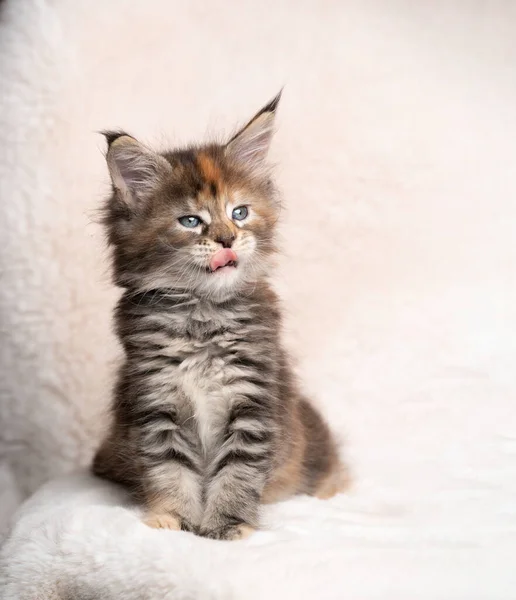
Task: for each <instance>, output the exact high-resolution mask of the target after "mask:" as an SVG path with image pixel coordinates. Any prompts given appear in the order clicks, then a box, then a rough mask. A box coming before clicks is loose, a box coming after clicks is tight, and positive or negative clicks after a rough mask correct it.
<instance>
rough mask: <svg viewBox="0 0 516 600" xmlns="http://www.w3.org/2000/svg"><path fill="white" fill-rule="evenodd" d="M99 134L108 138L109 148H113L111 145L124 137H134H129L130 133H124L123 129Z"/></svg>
mask: <svg viewBox="0 0 516 600" xmlns="http://www.w3.org/2000/svg"><path fill="white" fill-rule="evenodd" d="M99 133H101V134H102V135H103V136H104V137H105V138H106V141H107V144H108V148H109V147H110V146H111V144H112V143H113V142H114V141H116V140H117V139H118V138H120V137H124V136H127V137H130V138H132V137H133V136H132V135H129V134H128V133H126V132H125V131H122V130H121V129H118V130H116V131H107V130H106V131H100V132H99ZM133 139H134V138H133Z"/></svg>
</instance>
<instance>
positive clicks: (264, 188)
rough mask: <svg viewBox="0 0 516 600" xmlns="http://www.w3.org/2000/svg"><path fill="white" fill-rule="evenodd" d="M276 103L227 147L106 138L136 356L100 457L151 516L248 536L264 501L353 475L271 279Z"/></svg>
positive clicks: (120, 276) (109, 220) (115, 234)
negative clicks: (291, 338)
mask: <svg viewBox="0 0 516 600" xmlns="http://www.w3.org/2000/svg"><path fill="white" fill-rule="evenodd" d="M278 102H279V95H278V96H277V97H276V98H275V99H274V100H273V101H272V102H271V103H270V104H268V105H267V106H265V107H264V108H263V109H262V110H260V111H259V112H258V113H257V114H256V115H255V116H254V117H253V119H251V121H250V122H249V123H248V124H247V125H246V126H245V127H244V128H243V129H242V130H240V131H239V132H238V133H237V134H236V135H235V136H234V137H233V138H231V140H229V142H228V143H227V144H222V145H221V144H209V145H204V146H196V147H189V148H186V149H182V150H174V151H172V152H165V153H162V154H158V153H156V152H153V151H152V150H150V149H149V148H147V147H146V146H144V145H143V144H141V143H139V142H138V141H137V140H136V139H134V138H133V137H131V136H130V135H128V134H127V133H124V132H121V131H120V132H107V133H106V134H105V135H106V138H107V142H108V151H107V163H108V166H109V171H110V174H111V180H112V183H113V193H112V196H111V197H110V198H109V199H108V201H107V203H106V206H105V217H104V224H105V226H106V228H107V234H108V239H109V243H110V244H111V246H112V248H113V269H114V281H115V283H116V284H117V285H118V286H120V287H122V288H123V289H124V293H123V296H122V297H121V299H120V301H119V303H118V306H117V308H116V313H115V320H116V331H117V334H118V336H119V338H120V341H121V343H122V345H123V348H124V351H125V362H124V364H123V366H122V368H121V370H120V373H119V377H118V383H117V385H116V389H115V394H114V400H113V405H112V413H113V423H112V427H111V430H110V432H109V435H108V436H107V438H106V440H105V441H104V443H103V445H102V447H101V448H100V450H99V451H98V453H97V455H96V457H95V460H94V465H93V469H94V472H95V473H96V474H97V475H100V476H103V477H106V478H108V479H111V480H113V481H117V482H120V483H122V484H124V485H126V486H127V487H128V488H129V489H130V490H131V492H132V493H133V494H134V495H135V496H136V497H137V499H138V500H139V501H141V502H142V503H143V505H144V506H145V510H146V514H145V516H144V520H145V523H147V524H148V525H150V526H151V527H162V528H169V529H185V530H190V531H193V532H195V533H198V534H199V535H203V536H207V537H211V538H216V539H238V538H242V537H245V536H247V535H248V534H249V533H250V532H252V531H253V530H254V529H255V528H257V527H258V525H259V519H258V513H259V505H260V503H264V502H273V501H276V500H280V499H282V498H286V497H288V496H291V495H293V494H302V493H305V494H312V495H316V496H318V497H321V498H327V497H329V496H332V495H333V494H335V493H337V492H338V491H340V490H341V489H342V486H343V483H344V478H343V470H342V468H341V464H340V462H339V458H338V454H337V448H336V444H335V442H334V440H333V439H332V437H331V435H330V432H329V430H328V427H327V425H326V424H325V422H324V421H323V419H322V418H321V416H320V415H319V413H318V412H317V411H316V410H315V409H314V407H313V406H312V405H311V404H310V403H309V402H308V401H307V400H306V399H305V398H304V397H303V396H302V395H301V394H300V392H299V390H298V387H297V383H296V381H295V379H294V376H293V374H292V372H291V369H290V366H289V361H288V357H287V355H286V353H285V350H284V349H283V347H282V345H281V341H280V331H281V312H280V307H279V302H278V298H277V296H276V294H275V293H274V291H273V290H272V289H271V287H270V286H269V283H268V281H267V279H268V276H269V274H270V272H271V268H272V262H273V258H274V254H275V251H276V249H275V235H274V234H275V227H276V222H277V220H278V213H279V208H280V206H279V201H278V196H277V192H276V189H275V187H274V185H273V183H272V181H271V178H270V172H269V169H268V166H267V161H266V156H267V151H268V148H269V145H270V141H271V137H272V134H273V124H274V116H275V111H276V107H277V105H278Z"/></svg>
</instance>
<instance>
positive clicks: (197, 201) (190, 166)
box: [166, 146, 242, 213]
mask: <svg viewBox="0 0 516 600" xmlns="http://www.w3.org/2000/svg"><path fill="white" fill-rule="evenodd" d="M166 158H167V159H168V160H169V162H170V163H171V164H172V166H173V167H174V172H175V175H176V182H177V185H178V188H181V189H178V190H177V193H178V195H180V196H183V197H184V198H185V199H186V200H187V204H188V206H189V208H190V210H192V211H201V210H204V211H209V212H211V213H213V212H219V211H222V212H225V207H226V204H227V203H228V202H230V198H232V197H237V196H238V195H239V194H238V190H239V188H240V187H241V185H242V181H241V178H239V177H235V173H234V172H233V171H232V170H231V169H230V168H229V166H228V165H227V164H226V162H225V161H224V156H223V153H222V151H221V149H219V148H218V147H216V146H214V147H208V148H200V149H198V150H189V151H180V152H177V153H174V154H171V155H168V156H167V157H166Z"/></svg>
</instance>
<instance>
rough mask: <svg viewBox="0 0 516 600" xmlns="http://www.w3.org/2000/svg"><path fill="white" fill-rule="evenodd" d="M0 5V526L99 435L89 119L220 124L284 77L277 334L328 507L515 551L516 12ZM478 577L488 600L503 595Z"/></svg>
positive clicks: (418, 6) (107, 305) (107, 377)
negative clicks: (346, 485)
mask: <svg viewBox="0 0 516 600" xmlns="http://www.w3.org/2000/svg"><path fill="white" fill-rule="evenodd" d="M0 10H1V13H0V142H1V143H0V201H1V204H0V240H1V247H0V278H1V285H0V332H1V344H0V527H5V525H6V523H7V519H8V517H9V515H10V514H11V512H12V510H13V509H14V507H15V506H16V505H17V504H18V503H19V501H20V500H21V499H22V498H24V497H25V496H26V495H27V494H29V493H30V492H32V491H34V490H35V489H36V488H37V487H38V486H39V485H40V484H42V483H43V482H45V481H46V480H48V479H50V478H52V477H54V476H57V475H60V474H62V473H65V472H68V471H70V470H73V469H75V468H76V467H77V466H78V465H84V464H86V463H87V462H88V461H89V459H90V457H91V454H92V451H93V448H94V446H95V444H96V442H97V440H98V438H99V436H100V435H101V431H102V428H103V424H104V421H103V417H102V415H103V413H104V410H105V407H106V405H107V402H108V398H109V388H110V382H111V379H112V374H113V370H114V367H115V365H116V361H117V356H118V349H117V346H116V343H115V340H114V337H113V335H112V333H111V330H110V313H111V308H112V306H113V303H114V301H115V299H116V296H117V292H116V291H115V290H113V289H112V287H111V285H110V283H109V275H108V264H107V260H106V252H105V247H104V242H103V237H102V233H101V231H100V230H99V227H98V226H97V225H96V224H95V222H94V221H95V211H96V209H97V207H98V206H99V202H100V200H101V198H102V197H103V195H104V194H105V192H106V190H107V188H108V186H107V171H106V168H105V164H104V159H103V155H102V153H103V140H102V139H101V137H100V136H99V135H97V134H96V131H98V130H100V129H103V128H115V127H123V128H126V129H128V130H129V131H130V132H132V133H133V134H134V135H136V136H137V137H140V138H141V139H142V140H144V141H147V142H149V143H153V144H157V145H158V146H160V147H164V146H165V145H166V144H170V143H171V144H175V143H180V142H186V141H190V140H198V139H200V138H203V137H205V136H207V135H208V136H209V135H222V134H224V133H229V132H230V131H231V130H232V129H233V128H234V127H235V126H236V124H238V123H241V122H243V121H245V120H246V119H247V118H248V117H250V116H251V115H252V114H253V112H254V111H255V110H257V109H258V108H260V106H261V105H262V104H264V103H265V102H266V101H267V100H269V99H270V98H271V97H272V96H273V95H275V94H276V92H277V91H278V89H279V88H280V87H281V86H282V85H284V84H285V86H286V87H285V92H284V97H283V99H282V104H281V106H280V109H279V115H278V125H279V129H278V133H277V136H276V139H275V142H274V147H273V151H272V154H273V159H274V160H275V161H277V162H278V168H277V175H278V180H279V183H280V185H281V187H282V189H283V192H284V197H285V206H286V209H285V212H284V216H283V228H282V233H283V247H284V250H285V257H284V259H283V260H282V263H281V268H280V270H279V272H278V277H277V279H278V287H279V289H280V291H281V293H282V295H283V297H284V300H285V306H286V313H287V328H286V339H287V341H288V344H289V346H290V347H291V348H292V349H293V350H294V352H295V353H296V356H297V357H298V358H299V370H300V372H301V374H302V377H303V379H304V381H305V383H306V387H307V389H308V390H310V391H311V393H312V394H313V395H314V396H315V397H316V398H317V401H318V402H319V403H320V404H321V406H322V407H323V410H324V411H325V413H326V414H327V416H328V418H329V419H330V421H331V423H332V426H333V427H334V428H335V429H336V430H337V431H338V432H339V434H340V436H341V439H342V440H343V441H345V442H346V446H345V452H346V454H347V457H348V460H349V462H350V464H351V468H352V471H353V473H354V478H355V486H354V488H353V490H352V492H351V496H350V497H351V498H352V499H353V498H354V499H356V502H357V503H358V506H361V507H362V508H363V511H364V513H367V514H377V516H378V522H379V523H381V522H382V518H383V517H382V515H383V514H384V511H385V510H388V512H389V514H390V518H393V519H395V520H396V519H399V522H400V523H403V526H404V527H407V528H408V530H410V531H415V532H417V531H419V530H420V528H424V527H430V528H432V527H433V528H435V531H437V532H439V531H442V532H444V533H443V537H442V540H441V541H442V547H443V554H442V557H443V559H442V560H441V561H439V560H438V561H437V563H436V564H437V566H436V569H438V568H440V567H442V568H443V569H444V568H445V566H446V564H450V563H449V561H448V560H447V559H446V560H445V559H444V556H448V554H447V553H450V552H451V553H452V554H453V552H456V553H458V554H457V556H459V554H460V553H461V552H463V551H465V550H464V548H471V547H474V548H475V549H476V550H478V551H479V552H480V555H481V556H485V557H487V556H488V555H489V556H491V557H493V551H494V549H498V551H502V550H503V549H507V548H509V547H512V548H513V550H514V551H515V553H516V548H515V545H516V507H515V503H514V498H515V495H516V406H515V392H516V367H515V362H516V242H515V236H516V172H515V156H516V88H515V86H516V76H515V73H516V41H515V40H516V38H515V35H514V32H515V30H516V4H515V3H514V2H512V1H511V0H506V1H503V0H499V1H490V2H482V1H480V0H478V1H476V0H471V1H469V2H461V1H459V0H457V1H451V2H429V1H425V0H419V1H410V0H395V1H392V2H382V1H381V0H376V1H373V0H366V1H364V2H362V1H358V0H356V1H351V0H348V1H341V2H337V1H334V2H331V1H326V2H316V1H312V2H310V1H301V2H299V1H296V0H276V1H275V2H268V1H266V0H265V1H263V2H252V1H250V0H249V1H247V0H246V1H242V2H207V1H204V2H201V1H197V0H194V1H192V2H179V1H175V0H161V1H159V0H149V1H147V2H136V1H134V2H129V1H122V0H110V1H106V2H103V3H100V2H98V3H92V2H91V1H88V0H52V1H51V0H47V1H44V0H6V1H4V3H3V4H2V7H1V9H0ZM358 499H360V501H359V500H358ZM287 506H288V505H287ZM293 506H296V504H295V503H294V504H293ZM318 506H319V505H318ZM339 506H340V505H339ZM282 510H286V509H282ZM287 512H288V511H287ZM307 518H309V517H307ZM344 518H345V515H344ZM368 531H369V530H368ZM436 535H437V534H436ZM402 537H403V536H402ZM437 537H439V536H437ZM366 538H367V536H366ZM374 539H376V538H373V541H371V540H369V542H367V543H369V544H372V545H374V543H376V542H374ZM356 543H357V544H358V545H360V544H361V543H366V542H365V541H363V542H361V541H360V534H357V542H356ZM377 543H378V544H380V545H381V544H382V543H385V544H389V541H388V540H387V541H385V540H384V541H383V542H382V540H381V536H380V537H379V538H378V540H377ZM435 543H436V544H437V546H436V547H437V548H440V547H441V546H439V542H438V541H436V542H435ZM501 549H502V550H501ZM503 551H504V552H505V550H503ZM482 552H484V554H482ZM366 554H367V553H366ZM422 560H423V559H422ZM481 563H482V561H481V560H475V564H477V565H478V564H481ZM500 564H503V561H502V562H501V563H500ZM439 565H440V566H439ZM415 572H417V569H415ZM489 573H491V572H489ZM491 575H492V577H493V585H495V579H496V581H498V587H497V588H496V591H497V593H498V595H496V594H493V595H491V596H489V597H490V598H491V599H492V598H502V597H504V598H505V597H507V598H509V597H511V596H510V591H509V590H508V588H506V587H504V586H505V584H506V583H507V581H505V580H503V578H502V579H500V577H499V575H500V573H498V575H496V577H495V573H494V572H493V573H491ZM488 580H489V579H487V581H488ZM416 589H417V588H416ZM493 589H494V588H493ZM474 590H475V582H474V576H473V575H472V581H471V590H469V592H470V593H469V595H468V594H466V595H464V596H460V597H461V598H462V597H468V599H471V598H473V597H475V596H474V595H472V594H473V591H474ZM512 593H513V594H514V588H513V590H512ZM504 594H505V595H504ZM378 597H385V596H381V594H380V595H379V596H378ZM412 597H416V596H412ZM418 597H419V596H418ZM486 597H488V596H486ZM512 597H514V595H513V596H512Z"/></svg>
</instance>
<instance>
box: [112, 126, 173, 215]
mask: <svg viewBox="0 0 516 600" xmlns="http://www.w3.org/2000/svg"><path fill="white" fill-rule="evenodd" d="M103 134H104V136H105V137H106V140H107V143H108V151H107V155H106V160H107V164H108V167H109V174H110V175H111V181H112V182H113V186H114V187H115V189H116V190H117V192H118V195H119V196H120V199H121V200H123V201H124V202H125V203H126V204H128V205H129V206H136V204H137V203H138V202H139V201H141V200H144V199H146V198H148V197H149V196H150V195H151V194H152V193H153V192H154V191H155V190H156V189H157V188H158V187H159V185H160V184H161V183H162V182H163V180H164V178H165V177H166V176H167V175H168V174H169V173H170V172H171V171H172V167H171V166H170V164H169V163H168V162H167V161H166V160H165V159H164V158H163V157H162V156H160V155H159V154H157V153H156V152H153V151H152V150H149V148H146V147H145V146H144V145H143V144H140V142H138V141H137V140H135V139H134V138H133V137H131V136H130V135H128V134H126V133H124V132H113V131H104V132H103Z"/></svg>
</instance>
